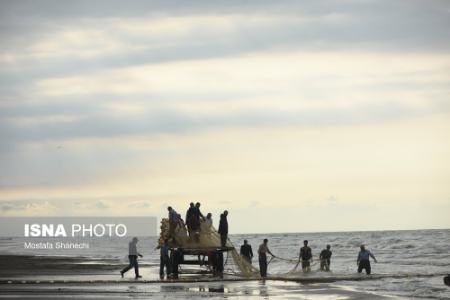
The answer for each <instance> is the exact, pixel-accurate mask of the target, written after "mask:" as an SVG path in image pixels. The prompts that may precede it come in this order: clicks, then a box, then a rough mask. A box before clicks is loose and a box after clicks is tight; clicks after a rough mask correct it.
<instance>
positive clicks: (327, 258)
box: [120, 202, 377, 278]
mask: <svg viewBox="0 0 450 300" xmlns="http://www.w3.org/2000/svg"><path fill="white" fill-rule="evenodd" d="M200 206H201V204H200V203H199V202H197V203H196V204H194V203H192V202H191V203H190V205H189V208H188V210H187V212H186V223H185V222H184V221H183V219H182V218H181V215H180V214H178V213H177V212H176V211H175V209H173V208H172V207H171V206H169V207H168V208H167V210H168V212H169V215H168V217H169V238H166V239H165V240H164V243H163V245H161V246H160V247H159V248H160V277H161V278H163V277H164V269H166V274H167V275H169V274H170V273H171V270H170V269H171V266H170V256H169V249H170V248H169V239H173V240H174V239H175V230H176V228H177V226H184V225H185V224H186V226H187V230H188V233H189V236H190V237H191V238H193V239H194V240H196V241H198V239H199V234H200V230H201V226H200V224H201V222H202V221H203V222H205V223H206V224H207V225H209V226H212V224H213V221H212V214H211V213H208V214H207V215H206V217H204V216H203V214H202V212H201V211H200ZM227 216H228V211H226V210H225V211H224V212H223V213H222V214H221V215H220V221H219V228H218V233H219V234H220V244H221V247H222V248H221V249H227V248H226V245H227V240H228V220H227ZM137 242H138V239H137V238H136V237H135V238H133V239H132V240H131V242H130V243H129V255H128V259H129V265H128V266H127V267H125V268H124V269H123V270H122V271H120V274H121V276H122V277H123V276H124V274H125V273H126V272H127V271H128V270H130V269H132V268H134V271H135V276H136V278H140V277H141V276H140V275H139V265H138V256H139V257H142V255H141V254H140V253H139V252H138V251H137V246H136V244H137ZM268 242H269V241H268V239H264V240H263V243H262V244H261V245H260V246H259V248H258V260H259V270H260V275H261V277H262V278H266V277H267V266H268V261H267V255H268V254H269V255H271V256H273V257H276V256H275V255H274V254H273V253H272V252H271V251H270V249H269V247H268ZM360 248H361V250H360V252H359V253H358V258H357V265H358V273H361V272H362V270H365V271H366V274H368V275H369V274H370V273H371V266H370V261H369V258H370V257H372V258H373V260H374V261H375V262H377V260H376V258H375V256H374V255H373V254H372V253H371V252H370V251H368V250H366V249H365V246H364V245H361V247H360ZM219 252H220V253H222V252H221V251H219ZM240 255H241V256H242V258H243V259H244V260H246V261H247V262H248V263H250V264H251V263H252V259H253V250H252V246H251V245H250V244H249V243H248V241H247V240H244V244H243V245H242V246H241V248H240ZM331 256H332V252H331V246H330V245H326V248H325V249H323V250H322V251H321V252H320V255H319V260H320V270H322V271H330V264H331ZM199 260H200V258H199ZM312 261H313V255H312V250H311V248H310V247H309V246H308V241H307V240H304V241H303V247H301V248H300V253H299V259H298V264H299V263H300V262H301V266H302V270H303V272H305V273H307V272H310V271H311V263H312ZM298 264H297V265H298ZM219 271H220V270H219Z"/></svg>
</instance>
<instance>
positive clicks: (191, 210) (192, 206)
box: [186, 202, 195, 235]
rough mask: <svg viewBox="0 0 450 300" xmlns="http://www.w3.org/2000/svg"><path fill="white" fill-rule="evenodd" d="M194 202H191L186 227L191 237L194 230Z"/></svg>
mask: <svg viewBox="0 0 450 300" xmlns="http://www.w3.org/2000/svg"><path fill="white" fill-rule="evenodd" d="M194 208H195V206H194V202H191V203H190V204H189V209H188V210H187V212H186V226H187V228H188V232H189V235H191V230H192V217H193V211H194Z"/></svg>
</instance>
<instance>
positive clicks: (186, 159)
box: [0, 0, 450, 233]
mask: <svg viewBox="0 0 450 300" xmlns="http://www.w3.org/2000/svg"><path fill="white" fill-rule="evenodd" d="M448 28H450V3H449V2H447V1H437V0H436V1H379V0H377V1H375V0H374V1H359V0H358V1H331V0H330V1H301V2H297V1H267V2H266V1H255V2H244V3H242V1H227V2H214V1H213V2H211V1H200V2H195V3H187V2H186V3H183V2H182V3H171V2H169V1H133V2H124V1H100V0H97V1H73V2H64V3H62V2H60V1H54V0H51V1H48V0H38V1H5V0H0V34H1V42H0V166H1V168H0V216H12V215H14V216H21V215H24V216H25V215H27V216H30V215H31V216H44V215H52V216H61V215H62V216H65V215H77V216H81V215H105V216H114V215H120V216H123V215H140V216H142V215H156V216H158V217H163V216H165V215H166V207H167V205H172V206H173V207H174V208H175V209H176V210H177V211H178V212H180V213H181V214H182V215H184V213H185V211H186V209H187V207H188V203H189V202H191V201H193V202H197V201H199V202H201V203H202V210H203V212H205V213H206V212H212V213H213V219H214V220H215V223H217V222H218V219H219V218H218V215H219V214H220V213H221V211H223V210H224V209H228V210H229V211H230V215H229V222H230V231H231V232H233V233H242V232H299V231H339V230H377V229H417V228H449V227H450V221H449V220H450V219H449V218H448V214H449V212H450V184H449V183H450V138H449V132H450V97H449V96H450V33H449V31H448Z"/></svg>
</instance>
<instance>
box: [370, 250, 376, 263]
mask: <svg viewBox="0 0 450 300" xmlns="http://www.w3.org/2000/svg"><path fill="white" fill-rule="evenodd" d="M369 256H370V257H372V258H373V260H374V261H375V262H377V259H376V258H375V256H374V255H373V254H372V252H370V251H369Z"/></svg>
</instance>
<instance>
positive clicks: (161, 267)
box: [159, 256, 169, 279]
mask: <svg viewBox="0 0 450 300" xmlns="http://www.w3.org/2000/svg"><path fill="white" fill-rule="evenodd" d="M167 274H169V273H167ZM159 278H160V279H164V258H163V257H162V256H161V257H160V258H159Z"/></svg>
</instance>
